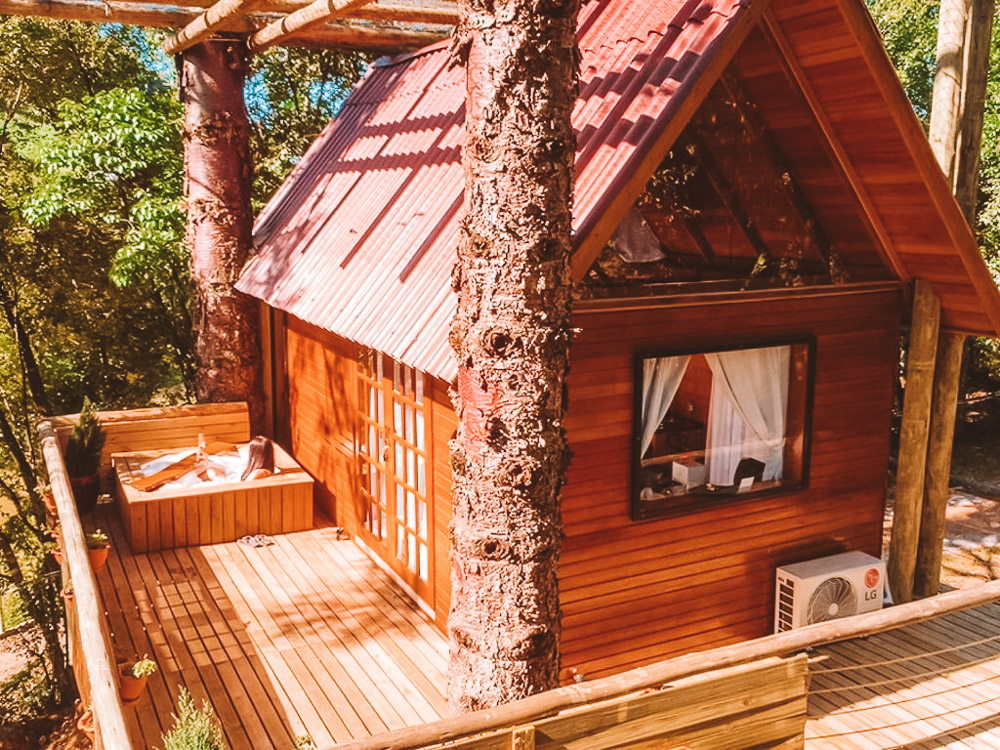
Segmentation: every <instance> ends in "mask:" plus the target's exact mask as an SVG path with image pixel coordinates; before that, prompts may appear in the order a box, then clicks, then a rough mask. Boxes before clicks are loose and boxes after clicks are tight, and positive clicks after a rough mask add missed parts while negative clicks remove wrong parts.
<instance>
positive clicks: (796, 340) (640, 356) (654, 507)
mask: <svg viewBox="0 0 1000 750" xmlns="http://www.w3.org/2000/svg"><path fill="white" fill-rule="evenodd" d="M786 346H787V347H790V352H789V358H790V361H789V365H790V375H789V382H790V384H791V385H790V389H789V395H788V396H787V402H786V409H790V408H791V402H792V398H793V395H792V394H793V392H794V399H795V401H796V402H797V406H796V407H795V408H796V409H797V412H796V413H795V414H792V413H791V412H790V411H786V429H785V433H784V437H785V439H786V440H789V441H796V442H797V445H798V449H797V450H798V452H797V461H798V463H797V464H796V465H795V466H794V467H793V468H794V470H793V471H792V472H791V474H792V477H791V478H790V479H786V480H782V481H780V483H779V484H777V485H772V486H766V483H764V485H765V486H762V488H760V489H753V487H752V484H753V482H752V483H751V486H750V487H745V488H744V489H742V490H741V489H740V488H739V487H736V486H732V487H727V488H720V491H715V489H716V488H714V487H713V486H712V485H711V484H710V483H707V485H706V487H705V488H703V490H705V491H701V490H700V491H697V492H694V491H691V492H689V491H687V488H685V490H684V491H683V492H679V493H677V494H674V495H670V496H664V497H649V496H646V497H643V496H642V491H643V489H644V488H646V487H648V473H647V474H644V467H643V453H644V452H645V451H644V450H643V447H644V446H643V399H644V395H645V394H644V388H643V381H644V374H643V372H644V367H645V366H646V364H645V363H646V361H647V360H652V359H660V358H674V357H678V358H679V357H695V356H697V355H707V354H714V353H727V352H739V351H747V350H754V349H765V348H771V347H786ZM795 357H799V358H801V357H804V358H805V363H804V366H803V364H802V362H801V359H798V360H796V359H795ZM793 365H794V366H793ZM796 368H798V373H799V374H798V376H796V375H795V373H796V371H797V370H796ZM647 377H648V372H647ZM815 380H816V339H815V337H814V336H808V335H807V336H797V337H786V338H778V339H753V340H750V341H739V342H734V341H732V340H728V341H726V340H722V341H713V342H711V343H710V344H706V345H700V346H691V347H672V348H667V347H660V348H650V349H640V350H636V351H635V353H634V358H633V379H632V383H633V405H632V417H633V418H632V440H631V457H630V470H631V482H630V488H629V491H630V498H629V509H630V516H631V519H632V520H633V521H645V520H652V519H657V518H664V517H669V516H678V515H686V514H690V513H697V512H700V511H703V510H706V509H710V508H713V507H718V506H722V505H730V504H734V503H743V502H748V501H757V500H762V499H766V498H770V497H774V496H777V495H783V494H788V493H792V492H799V491H802V490H803V489H805V488H806V487H808V484H809V470H810V463H811V460H810V459H811V453H812V450H811V448H812V446H811V442H812V440H811V436H812V414H813V392H814V388H815ZM793 388H794V391H793V390H792V389H793ZM789 423H790V424H791V427H792V429H789ZM704 452H705V453H707V452H708V446H707V445H706V449H705V451H704ZM646 463H647V467H646V471H648V468H649V467H648V464H649V463H650V462H649V460H648V459H647V461H646ZM647 493H648V491H647Z"/></svg>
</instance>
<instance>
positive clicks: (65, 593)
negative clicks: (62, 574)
mask: <svg viewBox="0 0 1000 750" xmlns="http://www.w3.org/2000/svg"><path fill="white" fill-rule="evenodd" d="M59 593H60V594H62V598H63V599H64V600H65V601H66V603H67V604H69V603H70V602H71V601H73V582H72V581H66V583H64V584H63V587H62V591H60V592H59Z"/></svg>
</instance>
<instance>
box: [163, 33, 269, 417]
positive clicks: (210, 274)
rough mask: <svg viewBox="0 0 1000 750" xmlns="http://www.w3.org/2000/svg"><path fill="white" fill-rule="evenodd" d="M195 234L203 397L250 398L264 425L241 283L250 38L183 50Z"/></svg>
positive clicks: (252, 323) (251, 321) (256, 332)
mask: <svg viewBox="0 0 1000 750" xmlns="http://www.w3.org/2000/svg"><path fill="white" fill-rule="evenodd" d="M181 57H182V61H183V64H182V69H181V81H180V93H181V101H182V102H183V103H184V183H185V198H186V202H187V213H188V221H187V243H188V247H189V248H190V250H191V274H192V277H193V279H194V321H193V322H194V330H195V335H196V342H195V357H196V359H197V362H198V374H197V377H196V386H195V389H196V393H197V396H198V400H199V401H246V402H247V403H248V404H249V406H250V423H251V427H252V429H254V430H255V431H261V430H262V429H263V425H264V390H263V383H262V376H261V349H260V320H259V319H260V315H259V312H258V303H257V302H256V301H255V300H253V299H252V298H250V297H248V296H246V295H244V294H241V293H240V292H237V291H236V289H235V288H234V287H233V285H234V284H235V282H236V279H237V278H238V276H239V272H240V270H241V269H242V268H243V264H244V263H245V262H246V260H247V258H248V257H249V255H250V251H251V230H252V226H253V211H252V208H251V205H250V180H251V172H252V169H251V163H250V140H249V139H250V125H249V122H248V120H247V112H246V106H245V105H244V102H243V82H244V79H245V77H246V72H247V68H248V57H249V53H248V52H247V47H246V42H245V40H212V41H208V42H203V43H201V44H197V45H195V46H194V47H191V48H190V49H188V50H186V51H185V52H184V53H183V54H182V56H181Z"/></svg>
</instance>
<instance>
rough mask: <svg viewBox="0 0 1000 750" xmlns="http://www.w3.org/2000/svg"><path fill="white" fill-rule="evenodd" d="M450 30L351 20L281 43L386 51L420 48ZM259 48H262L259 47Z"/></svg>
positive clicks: (307, 31) (309, 30) (300, 33)
mask: <svg viewBox="0 0 1000 750" xmlns="http://www.w3.org/2000/svg"><path fill="white" fill-rule="evenodd" d="M447 36H448V32H446V31H412V30H410V29H406V28H399V29H391V28H373V27H370V26H361V25H357V24H348V23H332V24H330V25H329V26H313V27H310V28H307V29H305V30H299V31H297V32H295V34H294V35H293V36H291V37H288V38H286V39H283V40H282V41H281V44H283V45H285V46H297V47H324V48H331V47H336V48H338V49H353V50H367V51H374V52H384V53H386V54H389V53H395V52H399V51H400V50H404V49H418V48H420V47H425V46H427V45H428V44H433V43H434V42H439V41H441V40H442V39H445V38H447ZM258 51H259V50H258Z"/></svg>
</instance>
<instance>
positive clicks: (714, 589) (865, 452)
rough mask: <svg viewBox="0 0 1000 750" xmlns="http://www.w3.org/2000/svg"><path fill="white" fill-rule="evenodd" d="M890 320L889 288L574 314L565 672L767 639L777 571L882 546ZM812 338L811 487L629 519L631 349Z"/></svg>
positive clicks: (895, 316) (896, 306)
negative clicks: (664, 515)
mask: <svg viewBox="0 0 1000 750" xmlns="http://www.w3.org/2000/svg"><path fill="white" fill-rule="evenodd" d="M899 318H900V295H899V293H898V292H896V291H891V290H885V291H875V292H872V291H868V292H864V293H856V294H844V295H842V296H830V297H819V298H809V297H808V296H807V297H802V298H788V299H780V298H775V299H771V300H756V301H747V302H742V303H740V302H736V303H729V304H724V305H719V304H714V305H713V304H705V305H702V306H698V305H691V306H685V307H682V308H674V309H669V308H666V307H664V308H661V309H645V310H631V311H618V312H615V311H602V312H586V311H582V310H581V311H579V312H578V313H577V314H576V316H575V319H574V325H575V326H576V327H577V328H578V329H579V333H578V334H577V336H576V338H575V340H574V342H573V346H572V356H571V359H572V369H571V372H570V376H569V390H570V409H569V414H568V417H567V421H566V428H567V432H568V436H569V441H570V445H571V447H572V450H573V454H574V457H573V463H572V465H571V466H570V469H569V474H568V478H567V479H568V481H567V484H566V486H565V488H564V489H563V503H562V505H563V518H564V525H565V533H566V541H565V545H564V548H563V555H562V561H561V566H560V585H561V587H562V588H561V591H562V593H561V597H562V604H563V618H564V619H563V641H562V653H563V660H562V666H563V676H564V679H567V680H568V679H570V677H571V672H570V670H574V669H575V670H576V671H577V672H578V673H580V674H583V675H585V676H586V677H588V678H591V677H599V676H602V675H607V674H611V673H614V672H618V671H621V670H623V669H626V668H629V667H634V666H639V665H641V664H646V663H649V662H652V661H655V660H657V659H662V658H664V657H667V656H670V655H674V654H678V653H683V652H684V651H690V650H693V649H702V648H708V647H711V646H717V645H723V644H725V643H730V642H735V641H738V640H742V639H745V638H754V637H758V636H761V635H765V634H766V633H768V632H769V631H770V628H771V622H772V619H771V618H772V607H773V597H774V589H773V585H774V584H773V580H774V569H775V567H776V566H778V565H782V564H787V563H791V562H797V561H800V560H806V559H810V558H813V557H819V556H822V555H824V554H833V553H835V552H839V551H842V550H844V549H861V550H863V551H865V552H868V553H870V554H874V555H878V554H879V552H880V548H881V533H882V512H883V505H884V501H885V471H886V467H887V465H888V454H889V428H890V419H891V409H892V382H893V377H894V375H895V372H896V364H897V359H898V354H897V352H898V339H899ZM807 335H811V336H815V338H816V353H815V370H816V378H815V393H814V408H813V413H812V430H811V439H812V446H811V465H810V480H809V484H808V487H807V488H806V489H805V490H802V491H799V492H794V493H790V494H787V495H782V496H778V497H771V498H763V499H757V500H754V499H750V500H747V501H744V502H740V503H737V504H733V505H728V506H723V507H718V508H714V509H709V510H705V511H701V512H698V513H689V514H687V515H682V516H678V517H674V518H668V519H660V520H655V521H646V522H633V521H631V520H630V519H629V492H630V467H631V463H630V462H631V454H630V451H631V432H632V378H633V355H634V352H635V351H636V350H638V349H649V348H663V349H670V348H678V349H682V348H685V347H702V346H712V345H716V344H718V345H719V346H723V345H725V344H731V343H733V342H741V341H746V342H752V341H758V340H760V341H766V340H767V339H769V338H770V339H774V338H776V337H779V336H780V337H784V338H788V337H794V336H807ZM602 387H603V388H604V389H606V392H607V396H606V397H605V398H602V397H601V395H600V393H601V389H602ZM609 623H614V626H613V627H612V626H609Z"/></svg>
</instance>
